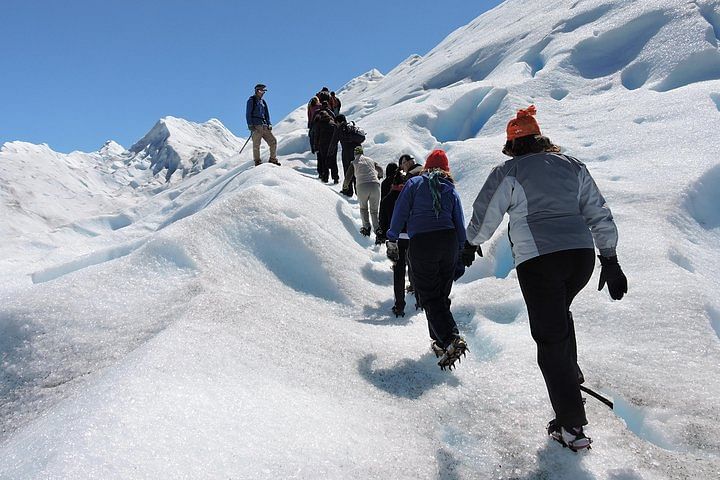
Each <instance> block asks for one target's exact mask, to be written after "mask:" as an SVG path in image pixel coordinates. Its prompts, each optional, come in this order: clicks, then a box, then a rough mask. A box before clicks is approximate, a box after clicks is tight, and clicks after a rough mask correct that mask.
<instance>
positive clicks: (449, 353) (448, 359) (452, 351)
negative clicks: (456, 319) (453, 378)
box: [438, 337, 468, 370]
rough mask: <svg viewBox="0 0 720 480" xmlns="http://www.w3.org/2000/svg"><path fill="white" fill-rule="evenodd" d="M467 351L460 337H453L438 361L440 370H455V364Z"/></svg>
mask: <svg viewBox="0 0 720 480" xmlns="http://www.w3.org/2000/svg"><path fill="white" fill-rule="evenodd" d="M467 351H468V347H467V343H465V340H464V339H463V338H461V337H455V338H454V339H453V341H452V342H451V343H450V345H449V346H448V347H447V348H446V349H445V352H444V353H443V355H442V356H441V357H440V360H439V361H438V365H439V366H440V370H446V369H447V370H452V369H453V368H456V367H455V362H458V363H459V362H460V358H461V357H464V356H465V355H466V353H467Z"/></svg>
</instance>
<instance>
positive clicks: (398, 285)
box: [393, 238, 409, 308]
mask: <svg viewBox="0 0 720 480" xmlns="http://www.w3.org/2000/svg"><path fill="white" fill-rule="evenodd" d="M408 243H409V241H408V240H404V239H402V238H401V239H399V240H398V242H397V244H398V254H399V256H400V258H399V259H398V261H397V262H395V265H393V290H394V293H395V306H396V307H399V308H405V272H406V271H407V250H408Z"/></svg>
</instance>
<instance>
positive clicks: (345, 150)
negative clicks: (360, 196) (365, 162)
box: [340, 142, 358, 195]
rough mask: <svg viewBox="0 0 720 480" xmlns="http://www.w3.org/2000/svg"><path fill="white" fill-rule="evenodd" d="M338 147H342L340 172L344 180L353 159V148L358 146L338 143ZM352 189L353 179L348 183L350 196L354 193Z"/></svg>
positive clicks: (353, 186)
mask: <svg viewBox="0 0 720 480" xmlns="http://www.w3.org/2000/svg"><path fill="white" fill-rule="evenodd" d="M340 146H341V147H342V154H341V157H340V158H341V159H342V170H343V178H344V176H345V174H346V173H347V171H348V168H349V167H350V164H351V163H352V161H353V160H354V159H355V152H354V150H355V147H357V146H358V144H357V143H347V142H340ZM354 188H355V179H354V178H353V180H352V182H351V183H350V187H349V190H350V194H351V195H352V193H353V191H355V190H354Z"/></svg>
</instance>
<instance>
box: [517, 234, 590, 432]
mask: <svg viewBox="0 0 720 480" xmlns="http://www.w3.org/2000/svg"><path fill="white" fill-rule="evenodd" d="M594 266H595V252H594V250H593V249H589V248H585V249H578V250H564V251H561V252H555V253H549V254H547V255H541V256H539V257H535V258H533V259H531V260H528V261H526V262H523V263H521V264H520V265H518V267H517V275H518V281H519V282H520V289H521V290H522V294H523V297H524V298H525V304H526V305H527V309H528V315H529V317H530V332H531V333H532V337H533V339H534V340H535V343H536V344H537V361H538V365H539V366H540V371H542V374H543V377H544V378H545V385H546V386H547V389H548V394H549V395H550V402H551V403H552V406H553V409H554V410H555V418H556V419H557V421H558V423H559V424H560V425H562V426H565V427H576V426H580V425H586V424H587V418H586V417H585V407H584V406H583V403H582V397H581V395H580V383H579V381H578V373H579V368H578V366H577V345H576V343H575V325H574V323H573V319H572V315H571V314H570V304H572V301H573V299H574V298H575V296H576V295H577V294H578V293H579V292H580V290H582V289H583V287H585V285H587V282H588V281H589V280H590V276H591V275H592V272H593V268H594Z"/></svg>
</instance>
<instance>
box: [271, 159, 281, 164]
mask: <svg viewBox="0 0 720 480" xmlns="http://www.w3.org/2000/svg"><path fill="white" fill-rule="evenodd" d="M268 162H270V163H272V164H273V165H280V162H278V159H277V158H271V159H270V160H268Z"/></svg>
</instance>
